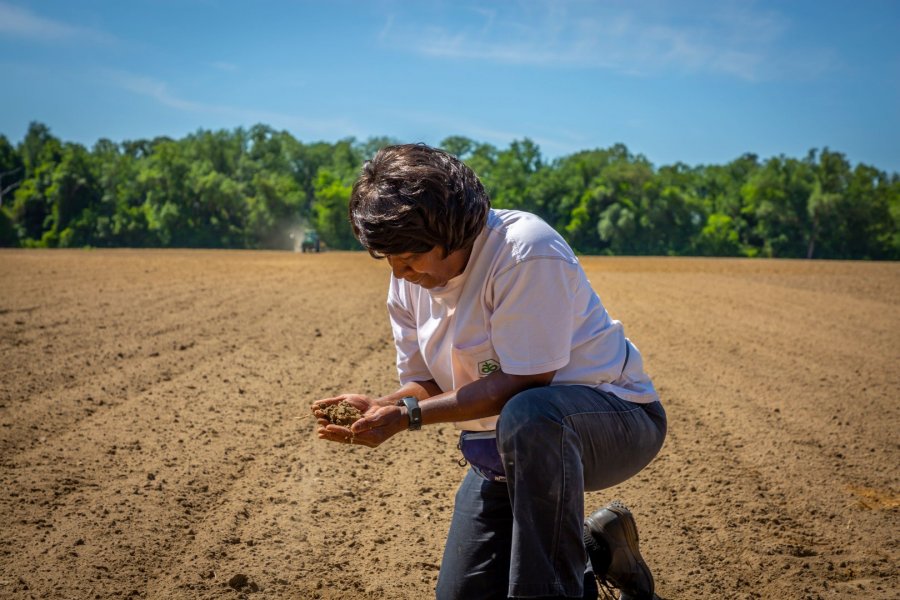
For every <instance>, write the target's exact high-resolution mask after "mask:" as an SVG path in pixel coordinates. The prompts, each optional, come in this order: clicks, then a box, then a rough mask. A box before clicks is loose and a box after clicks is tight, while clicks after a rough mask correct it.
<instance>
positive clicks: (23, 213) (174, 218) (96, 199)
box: [0, 122, 900, 260]
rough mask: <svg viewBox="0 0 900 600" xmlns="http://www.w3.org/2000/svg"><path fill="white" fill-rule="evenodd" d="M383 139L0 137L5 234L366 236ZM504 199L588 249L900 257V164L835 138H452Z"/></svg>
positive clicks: (80, 239)
mask: <svg viewBox="0 0 900 600" xmlns="http://www.w3.org/2000/svg"><path fill="white" fill-rule="evenodd" d="M391 143H396V142H395V141H394V140H392V139H390V138H386V137H379V138H371V139H369V140H366V141H357V140H355V139H353V138H349V139H344V140H340V141H337V142H334V143H329V142H314V143H303V142H301V141H299V140H297V139H296V138H294V137H293V136H292V135H291V134H290V133H288V132H286V131H276V130H274V129H272V128H271V127H268V126H266V125H255V126H253V127H251V128H249V129H244V128H238V129H234V130H231V131H227V130H220V131H208V130H199V131H197V132H196V133H193V134H190V135H188V136H186V137H184V138H182V139H177V140H176V139H171V138H168V137H157V138H154V139H152V140H135V141H123V142H120V143H117V142H113V141H111V140H108V139H101V140H99V141H97V142H96V143H95V144H94V146H93V147H92V148H91V149H87V148H85V147H84V146H82V145H80V144H76V143H71V142H64V141H61V140H60V139H58V138H57V137H55V136H54V135H52V133H51V132H50V129H49V128H48V127H47V126H46V125H44V124H42V123H36V122H35V123H31V124H30V126H29V128H28V131H27V133H26V134H25V137H24V138H23V140H22V141H21V142H19V143H18V144H17V145H14V144H13V143H11V142H10V141H9V140H8V139H7V138H6V137H5V136H2V135H0V245H3V246H22V247H84V246H92V247H121V246H127V247H186V248H201V247H202V248H271V249H283V248H291V247H293V246H295V244H296V243H297V240H298V236H302V235H303V233H304V232H305V231H315V232H317V233H318V235H319V237H320V239H321V240H322V241H323V242H324V243H325V244H326V246H327V247H329V248H336V249H355V248H359V245H358V243H357V242H356V240H355V239H354V238H353V235H352V232H351V230H350V227H349V223H348V220H347V202H348V200H349V196H350V189H351V186H352V184H353V181H354V179H355V178H356V175H357V173H358V171H359V168H360V165H361V164H362V162H363V161H364V160H365V159H367V158H370V157H371V156H372V155H373V154H374V153H375V152H376V151H377V150H378V148H380V147H382V146H385V145H388V144H391ZM440 146H441V147H442V148H444V149H445V150H447V151H448V152H450V153H452V154H454V155H456V156H458V157H459V158H461V159H462V160H464V161H465V162H466V163H467V164H469V165H470V166H471V167H472V168H473V169H474V170H475V172H476V173H477V174H478V175H479V177H480V178H481V179H482V181H483V183H484V185H485V187H486V189H487V190H488V192H489V194H490V196H491V201H492V204H493V206H494V207H496V208H517V209H523V210H528V211H531V212H534V213H536V214H538V215H540V216H541V217H542V218H543V219H545V220H546V221H547V222H548V223H550V224H551V225H553V226H554V227H555V228H556V229H557V230H558V231H559V232H560V233H562V234H563V235H564V236H565V238H566V239H567V241H568V242H569V243H570V244H571V246H572V247H573V248H574V249H575V250H576V251H577V252H580V253H585V254H632V255H701V256H748V257H754V256H764V257H791V258H841V259H895V260H896V259H898V258H900V176H898V174H897V173H890V174H889V173H886V172H884V171H881V170H879V169H877V168H875V167H872V166H869V165H865V164H857V165H855V166H854V165H852V164H851V163H850V162H849V161H848V159H847V158H846V157H845V156H844V155H843V154H841V153H839V152H834V151H831V150H829V149H827V148H825V149H822V150H811V151H810V152H809V153H808V154H807V155H806V156H805V157H803V158H790V157H785V156H777V157H772V158H768V159H766V160H762V159H760V158H759V157H758V156H756V155H754V154H745V155H743V156H741V157H739V158H737V159H735V160H733V161H731V162H729V163H727V164H724V165H701V166H688V165H685V164H683V163H676V164H673V165H665V166H661V167H655V166H654V165H653V164H652V163H650V161H648V160H647V159H646V158H645V157H644V156H642V155H640V154H633V153H632V152H630V151H629V150H628V148H627V147H626V146H624V145H622V144H616V145H614V146H611V147H609V148H605V149H595V150H584V151H581V152H576V153H574V154H570V155H567V156H563V157H560V158H557V159H554V160H546V159H545V158H544V157H542V155H541V152H540V149H539V148H538V146H537V145H536V144H534V143H533V142H532V141H531V140H529V139H523V140H518V141H514V142H512V143H511V144H510V145H509V147H507V148H505V149H501V148H497V147H495V146H493V145H491V144H486V143H481V142H478V141H476V140H472V139H469V138H466V137H460V136H453V137H449V138H447V139H445V140H443V141H442V142H441V144H440Z"/></svg>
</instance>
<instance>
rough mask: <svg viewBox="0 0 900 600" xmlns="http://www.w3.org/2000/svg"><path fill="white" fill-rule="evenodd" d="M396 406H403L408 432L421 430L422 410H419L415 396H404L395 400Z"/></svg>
mask: <svg viewBox="0 0 900 600" xmlns="http://www.w3.org/2000/svg"><path fill="white" fill-rule="evenodd" d="M397 406H405V407H406V414H408V415H409V430H410V431H416V430H418V429H422V409H421V408H419V399H418V398H416V397H415V396H404V397H403V398H401V399H400V400H397Z"/></svg>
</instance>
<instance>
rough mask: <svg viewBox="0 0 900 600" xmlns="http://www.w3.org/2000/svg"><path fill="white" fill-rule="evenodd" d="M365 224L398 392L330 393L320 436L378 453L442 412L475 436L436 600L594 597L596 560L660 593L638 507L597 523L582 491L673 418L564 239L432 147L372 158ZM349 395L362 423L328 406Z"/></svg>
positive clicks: (355, 208) (612, 510)
mask: <svg viewBox="0 0 900 600" xmlns="http://www.w3.org/2000/svg"><path fill="white" fill-rule="evenodd" d="M350 220H351V223H352V226H353V231H354V233H355V235H356V237H357V238H358V239H359V241H360V243H361V244H362V245H363V246H364V247H365V248H366V249H367V250H368V251H369V253H370V254H371V255H372V256H374V257H376V258H384V259H386V260H387V261H388V263H389V264H390V266H391V270H392V276H391V282H390V289H389V290H388V302H387V304H388V313H389V316H390V322H391V328H392V330H393V334H394V342H395V344H396V349H397V370H398V372H399V375H400V384H401V387H400V389H398V390H397V391H396V392H394V393H392V394H388V395H387V396H383V397H381V398H370V397H367V396H364V395H359V394H345V395H342V396H338V397H336V398H328V399H324V400H320V401H318V402H316V403H315V404H314V405H313V411H314V412H315V414H316V415H317V416H318V417H319V429H318V436H319V437H320V438H322V439H326V440H331V441H335V442H342V443H354V444H364V445H367V446H373V447H374V446H377V445H379V444H381V443H382V442H384V441H385V440H387V439H388V438H390V437H391V436H393V435H395V434H397V433H399V432H401V431H406V430H418V429H420V428H421V427H423V426H427V425H432V424H434V423H447V422H451V423H454V424H455V425H456V427H457V428H459V429H460V430H461V435H460V447H461V449H462V452H463V455H464V456H465V457H466V459H467V460H468V462H469V464H470V465H471V469H470V470H469V471H468V473H467V474H466V476H465V479H464V480H463V482H462V484H461V485H460V488H459V491H458V492H457V494H456V504H455V507H454V512H453V519H452V522H451V525H450V532H449V534H448V536H447V543H446V547H445V549H444V557H443V561H442V563H441V570H440V575H439V578H438V584H437V597H438V598H439V599H445V598H447V599H449V598H458V599H465V600H471V599H475V598H507V597H513V598H519V597H523V598H534V597H547V596H551V597H566V598H582V597H586V598H587V597H594V598H596V597H597V594H598V591H597V586H596V584H595V582H594V580H593V577H591V576H586V575H585V573H586V566H587V563H588V560H587V559H588V557H589V558H590V563H591V565H590V566H591V568H592V570H593V573H594V574H595V575H596V577H597V578H598V579H599V580H600V581H601V582H603V583H604V584H605V583H609V584H611V585H613V586H615V587H617V588H619V590H620V594H621V596H620V597H621V598H631V599H644V598H647V599H649V598H653V577H652V575H651V573H650V569H649V568H648V567H647V565H646V563H645V562H644V560H643V558H642V557H641V554H640V552H639V549H638V536H637V529H636V527H635V524H634V519H633V517H632V515H631V513H630V512H629V511H628V510H627V509H626V508H625V507H624V506H622V505H621V504H618V503H612V504H610V505H608V506H606V507H604V508H601V509H600V510H598V511H596V512H594V513H593V514H592V515H590V516H589V517H588V518H587V519H584V491H585V490H600V489H603V488H608V487H611V486H614V485H616V484H618V483H621V482H623V481H625V480H626V479H628V478H630V477H632V476H633V475H635V474H636V473H637V472H638V471H640V470H641V469H642V468H644V467H645V466H646V465H647V464H648V463H649V462H650V461H651V460H652V459H653V457H654V456H656V454H657V452H659V449H660V447H661V446H662V444H663V439H664V438H665V435H666V416H665V412H664V410H663V408H662V406H661V404H660V402H659V399H658V396H657V394H656V391H655V390H654V387H653V384H652V382H651V381H650V378H649V377H648V376H647V375H646V373H644V368H643V362H642V360H641V355H640V353H639V352H638V350H637V348H636V347H635V346H634V345H633V344H632V343H631V342H630V341H629V340H628V339H627V338H626V337H625V334H624V332H623V329H622V324H621V323H619V322H618V321H615V320H612V319H611V318H610V317H609V314H608V313H607V312H606V309H605V308H604V307H603V305H602V304H601V303H600V299H599V298H598V296H597V294H596V293H595V292H594V290H593V289H592V288H591V285H590V283H589V282H588V280H587V278H586V276H585V273H584V271H583V269H582V268H581V265H580V264H579V262H578V259H577V258H576V257H575V255H574V254H573V252H572V250H571V249H570V248H569V246H568V245H567V244H566V242H565V241H564V240H563V238H562V237H561V236H560V235H559V234H558V233H556V231H554V230H553V228H551V227H550V226H549V225H547V224H546V223H544V222H543V221H542V220H541V219H539V218H538V217H536V216H535V215H532V214H529V213H526V212H520V211H514V210H494V209H491V208H490V200H489V199H488V196H487V194H486V193H485V190H484V188H483V187H482V185H481V182H480V181H479V180H478V178H477V177H476V175H475V173H473V172H472V170H471V169H469V168H468V167H467V166H466V165H465V164H463V163H462V162H461V161H459V160H458V159H456V158H454V157H453V156H451V155H449V154H447V153H446V152H443V151H441V150H437V149H434V148H430V147H428V146H424V145H421V144H419V145H402V146H391V147H388V148H384V149H382V150H381V151H379V152H378V153H377V154H376V155H375V157H374V158H373V159H372V160H371V161H368V162H366V163H365V165H364V166H363V169H362V173H361V175H360V177H359V179H358V180H357V182H356V184H355V185H354V187H353V194H352V196H351V200H350ZM341 401H345V402H348V403H350V404H351V405H353V406H355V407H356V408H358V409H359V410H360V411H361V412H362V413H363V416H362V418H360V419H359V420H358V421H356V422H355V423H353V424H352V425H351V426H350V427H349V428H347V427H342V426H338V425H335V424H333V423H331V422H330V421H329V420H328V419H327V418H326V416H325V413H324V412H323V409H324V408H325V407H326V406H328V405H330V404H336V403H338V402H341ZM586 551H587V552H586Z"/></svg>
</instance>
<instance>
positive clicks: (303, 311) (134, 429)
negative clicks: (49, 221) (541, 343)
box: [0, 250, 900, 600]
mask: <svg viewBox="0 0 900 600" xmlns="http://www.w3.org/2000/svg"><path fill="white" fill-rule="evenodd" d="M583 263H584V265H585V267H586V269H587V271H588V275H589V277H590V278H591V280H592V282H593V284H594V287H595V288H596V289H597V290H598V292H599V293H600V296H601V298H602V299H603V301H604V303H605V304H606V306H607V308H608V309H609V310H610V312H611V313H612V315H613V316H614V317H615V318H617V319H619V320H621V321H623V322H624V323H625V325H626V332H627V334H628V335H629V337H630V338H631V339H632V340H633V341H634V342H635V343H636V344H637V345H638V347H639V348H640V349H641V351H642V353H643V354H644V357H645V360H646V365H647V368H648V370H649V372H650V373H651V375H652V376H653V377H654V380H655V381H656V383H657V385H658V388H659V390H660V392H661V395H662V398H663V400H664V404H665V406H666V408H667V411H668V415H669V426H670V433H669V437H668V439H667V441H666V445H665V447H664V448H663V450H662V453H661V454H660V456H659V457H658V459H657V460H656V461H654V462H653V463H652V464H651V465H650V466H649V467H648V468H647V469H645V470H644V471H643V472H642V473H641V474H639V475H638V476H636V477H634V478H633V479H631V480H630V481H628V482H626V483H625V484H623V485H620V486H618V487H616V488H613V489H611V490H606V491H604V492H598V493H591V494H588V496H587V498H586V509H587V510H592V509H593V508H595V507H596V506H598V505H601V504H604V503H606V502H607V501H609V500H611V499H614V498H619V499H621V500H623V501H624V502H625V503H626V504H627V505H628V506H629V507H630V508H631V509H632V511H633V512H634V513H635V514H636V516H637V519H638V525H639V528H640V532H641V544H642V549H643V551H644V555H645V557H646V558H647V559H648V561H649V562H650V564H651V565H652V567H653V569H654V572H655V574H656V578H657V582H658V591H659V592H660V594H661V595H662V596H663V597H664V598H668V599H675V598H685V599H692V598H767V599H768V598H779V599H780V598H814V599H819V598H845V597H854V598H876V599H877V598H885V599H887V598H897V597H898V589H900V570H898V569H897V565H898V564H900V552H898V545H900V535H898V533H900V529H898V513H900V481H898V479H900V470H898V467H897V465H898V464H900V438H898V434H897V432H898V431H900V404H898V395H900V394H898V393H900V368H898V365H900V264H897V263H881V264H871V263H849V262H804V261H762V260H754V261H749V260H722V259H716V260H701V259H666V258H648V259H642V258H585V259H584V260H583ZM387 279H388V270H387V267H386V266H385V265H384V263H383V262H378V261H374V260H372V259H370V258H369V257H368V256H367V255H365V254H362V253H359V254H356V253H329V254H322V255H314V254H288V253H267V252H213V251H139V250H121V251H24V250H14V251H0V286H2V295H0V361H2V366H0V368H2V379H0V484H2V488H0V489H2V490H3V492H2V494H0V523H2V527H0V598H4V599H5V598H14V599H20V598H21V599H24V598H35V599H37V598H41V599H43V598H98V599H99V598H128V597H133V598H231V597H234V598H237V597H246V598H256V597H261V598H262V597H269V598H370V599H376V598H377V599H381V598H398V599H410V600H412V599H420V598H427V597H429V596H431V595H432V593H433V586H434V583H435V579H436V576H437V572H438V568H439V565H440V559H441V552H442V545H443V539H444V536H445V534H446V530H447V526H448V524H449V519H450V514H451V509H452V503H453V495H454V491H455V488H456V486H457V484H458V483H459V481H460V479H461V478H462V476H463V469H461V468H459V467H458V466H457V459H458V458H459V457H458V455H457V450H456V448H455V441H456V435H455V433H454V431H453V428H452V426H450V425H446V426H432V427H426V428H425V429H423V430H422V431H420V432H413V433H406V434H400V435H398V436H396V437H395V438H393V439H391V440H390V441H388V442H387V443H386V444H385V445H383V446H382V447H380V448H377V449H374V450H373V449H368V448H363V447H358V446H347V445H338V444H332V443H327V442H324V441H321V440H318V439H317V438H316V436H315V434H314V430H315V420H314V419H313V418H311V417H309V405H310V403H311V402H312V401H314V400H316V399H319V398H324V397H329V396H333V395H336V394H337V393H340V392H361V393H369V394H379V393H382V392H387V391H390V390H392V389H393V388H394V386H395V371H394V354H393V347H392V344H391V336H390V330H389V327H388V323H387V316H386V310H385V307H384V302H385V294H386V285H387ZM298 415H301V418H298Z"/></svg>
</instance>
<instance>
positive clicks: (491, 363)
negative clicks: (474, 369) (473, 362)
mask: <svg viewBox="0 0 900 600" xmlns="http://www.w3.org/2000/svg"><path fill="white" fill-rule="evenodd" d="M499 370H500V363H498V362H497V361H496V360H494V359H493V358H489V359H487V360H483V361H481V362H480V363H478V376H479V377H486V376H488V375H490V374H491V373H493V372H494V371H499Z"/></svg>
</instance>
